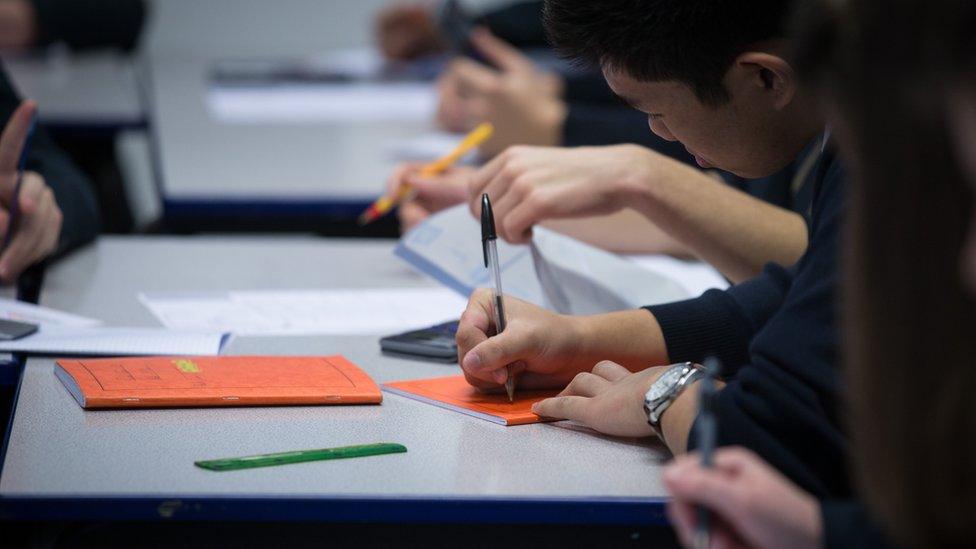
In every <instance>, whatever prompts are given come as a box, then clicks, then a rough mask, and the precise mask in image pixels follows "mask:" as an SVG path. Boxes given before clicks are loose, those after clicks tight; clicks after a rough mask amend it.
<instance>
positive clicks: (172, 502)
mask: <svg viewBox="0 0 976 549" xmlns="http://www.w3.org/2000/svg"><path fill="white" fill-rule="evenodd" d="M391 250H392V243H391V242H383V241H364V240H355V241H341V240H318V239H312V238H293V237H288V238H285V237H280V238H254V237H249V238H183V239H180V238H172V237H170V238H150V237H105V238H102V239H101V240H100V241H99V242H98V243H97V244H96V245H95V246H93V247H91V248H89V249H86V250H84V251H82V252H80V253H78V254H75V255H73V256H71V257H69V258H67V260H65V261H64V262H62V263H59V264H57V265H55V266H54V267H53V268H52V269H51V270H50V272H49V274H48V278H47V282H46V287H45V291H44V294H43V296H42V303H43V304H44V305H47V306H52V307H57V308H63V309H65V310H68V311H71V312H74V313H78V314H83V315H89V316H94V317H98V318H102V319H103V320H105V321H106V322H108V323H109V324H131V325H153V324H155V322H154V320H153V317H152V316H151V315H150V313H149V312H148V311H147V310H145V309H144V308H143V307H142V305H140V304H139V303H138V301H137V299H136V294H137V292H139V291H167V290H169V291H173V290H183V291H186V290H217V289H288V288H311V287H349V288H352V287H378V286H401V287H403V286H424V285H429V284H431V282H428V281H427V280H425V279H422V278H420V277H419V276H417V275H414V274H412V273H411V272H410V271H409V270H408V267H406V265H404V264H402V263H401V262H400V261H399V260H398V259H396V258H395V257H394V256H393V255H392V253H391ZM226 352H227V353H228V354H332V353H342V354H344V355H346V356H347V357H348V358H349V359H350V360H352V361H353V362H354V363H356V364H357V365H359V366H360V367H362V368H363V369H364V370H366V371H367V372H368V373H369V374H370V375H371V376H372V377H373V378H374V379H375V380H376V381H377V382H380V383H382V382H386V381H391V380H397V379H412V378H421V377H433V376H441V375H449V374H453V373H457V372H458V371H459V370H458V368H457V366H456V365H442V364H431V363H425V362H418V361H411V360H405V359H397V358H392V357H387V356H384V355H382V354H381V353H380V351H379V346H378V344H377V341H376V338H375V337H291V338H260V337H254V338H237V339H235V340H233V341H232V342H231V344H230V346H229V348H228V349H227V350H226ZM379 441H390V442H400V443H402V444H404V445H406V446H407V448H409V452H408V453H406V454H396V455H390V456H379V457H374V458H365V459H358V460H344V461H335V462H318V463H306V464H299V465H291V466H285V467H273V468H267V469H254V470H250V471H239V472H233V473H213V472H209V471H204V470H201V469H198V468H196V467H194V465H193V461H194V460H199V459H203V458H214V457H227V456H238V455H248V454H256V453H265V452H275V451H283V450H289V449H299V448H317V447H327V446H339V445H347V444H356V443H366V442H379ZM7 442H8V444H7V445H6V451H5V455H4V460H3V469H2V473H0V517H2V518H14V519H59V520H60V519H66V520H67V519H70V520H95V519H108V518H111V519H139V520H152V519H180V520H258V519H260V520H288V521H299V520H310V521H319V522H357V521H376V522H392V523H399V522H412V523H431V522H434V523H452V522H453V523H473V522H475V523H478V522H480V523H499V522H505V523H535V524H547V523H549V524H551V523H592V524H625V525H647V524H656V523H660V522H662V521H663V520H664V519H663V499H662V498H663V496H664V494H665V491H664V489H663V486H662V484H661V482H660V477H659V473H658V467H659V465H660V464H661V463H662V462H663V461H664V460H665V459H667V457H666V456H667V454H666V450H664V449H663V447H662V446H659V445H655V444H653V443H651V442H649V441H637V440H621V439H612V438H609V437H603V436H600V435H596V434H594V433H592V432H590V431H588V430H586V429H583V428H580V427H577V426H575V425H573V424H570V423H567V422H560V423H554V424H540V425H528V426H520V427H502V426H499V425H495V424H493V423H489V422H487V421H483V420H479V419H476V418H472V417H468V416H465V415H462V414H457V413H452V412H450V411H446V410H442V409H439V408H436V407H434V406H430V405H426V404H423V403H420V402H416V401H413V400H410V399H406V398H402V397H399V396H396V395H389V394H385V395H384V402H383V404H382V405H381V406H343V407H328V406H322V407H277V408H224V409H217V408H212V409H181V410H132V411H87V412H86V411H84V410H82V409H81V408H79V407H78V405H77V403H76V402H75V401H74V400H73V399H72V398H71V396H70V395H69V394H68V392H67V391H66V390H65V389H64V387H63V386H62V385H61V383H60V382H59V381H58V380H57V379H56V378H55V376H54V374H53V361H52V360H50V359H42V358H33V359H30V360H29V361H28V363H27V365H26V368H25V371H24V374H23V377H22V380H21V384H20V386H19V395H18V398H17V404H16V408H15V412H14V417H13V422H12V428H11V432H10V435H9V439H8V441H7Z"/></svg>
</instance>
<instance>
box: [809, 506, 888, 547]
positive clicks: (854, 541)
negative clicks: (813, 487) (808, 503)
mask: <svg viewBox="0 0 976 549" xmlns="http://www.w3.org/2000/svg"><path fill="white" fill-rule="evenodd" d="M820 514H821V517H822V518H823V535H824V547H826V548H827V549H834V548H836V549H840V548H842V547H858V548H860V549H885V548H887V547H891V545H889V543H888V542H887V541H886V540H885V536H884V535H883V534H882V533H881V530H880V529H879V528H878V527H877V523H876V522H875V521H874V519H873V518H872V517H871V515H870V514H869V513H868V512H867V510H866V509H865V508H864V506H863V505H861V504H860V503H858V502H854V501H824V502H821V504H820Z"/></svg>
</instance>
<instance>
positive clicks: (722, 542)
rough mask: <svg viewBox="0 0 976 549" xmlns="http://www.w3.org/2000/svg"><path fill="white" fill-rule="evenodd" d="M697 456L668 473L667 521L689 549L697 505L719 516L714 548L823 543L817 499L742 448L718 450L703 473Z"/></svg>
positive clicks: (796, 547)
mask: <svg viewBox="0 0 976 549" xmlns="http://www.w3.org/2000/svg"><path fill="white" fill-rule="evenodd" d="M700 463H701V459H700V456H699V455H698V454H688V455H685V456H681V457H678V458H676V459H675V460H674V462H673V463H672V464H671V465H669V466H668V468H667V469H665V471H664V484H665V486H666V487H667V489H668V491H669V492H670V493H671V496H672V498H673V499H672V500H671V502H669V503H668V517H669V518H670V519H671V523H672V524H673V525H674V528H675V530H676V531H677V533H678V538H679V539H680V540H681V542H682V544H684V545H685V546H686V547H691V546H692V542H693V540H694V533H695V524H696V521H697V514H696V513H697V509H696V506H697V505H704V506H706V507H708V508H709V509H710V510H711V511H712V512H714V513H715V514H716V515H717V517H716V519H717V520H713V525H712V545H713V546H714V547H757V548H778V547H790V548H791V549H806V548H810V549H812V548H815V547H819V546H820V545H821V538H822V537H823V525H822V523H821V519H820V509H819V506H818V504H817V502H816V500H814V499H813V497H812V496H810V495H809V494H807V493H806V492H803V491H802V490H800V489H799V488H798V487H797V486H796V485H794V484H793V483H791V482H790V481H789V480H787V479H786V477H784V476H783V475H781V474H780V473H779V472H778V471H776V470H775V469H773V468H772V467H770V466H769V465H768V464H767V463H765V462H764V461H762V460H761V459H760V458H759V457H758V456H756V455H755V454H753V453H752V452H750V451H748V450H746V449H743V448H723V449H719V450H717V451H716V452H715V467H714V468H712V469H703V468H702V467H701V466H700Z"/></svg>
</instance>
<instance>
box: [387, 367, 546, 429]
mask: <svg viewBox="0 0 976 549" xmlns="http://www.w3.org/2000/svg"><path fill="white" fill-rule="evenodd" d="M383 388H384V389H386V390H387V391H389V392H391V393H394V394H397V395H401V396H405V397H407V398H412V399H414V400H419V401H421V402H426V403H427V404H433V405H434V406H439V407H441V408H447V409H448V410H454V411H455V412H461V413H462V414H467V415H469V416H474V417H477V418H481V419H486V420H488V421H492V422H494V423H498V424H501V425H525V424H527V423H538V422H540V421H547V420H545V419H543V418H541V417H539V416H537V415H535V414H534V413H532V405H533V404H534V403H536V402H539V401H540V400H542V399H545V398H549V397H552V396H556V395H557V394H558V393H559V391H552V390H550V391H516V392H515V402H509V401H508V395H506V394H505V393H504V392H503V393H498V394H486V393H482V392H480V391H478V390H477V389H475V388H474V387H472V386H471V385H469V384H468V382H467V381H465V379H464V376H449V377H436V378H433V379H417V380H414V381H395V382H393V383H384V384H383Z"/></svg>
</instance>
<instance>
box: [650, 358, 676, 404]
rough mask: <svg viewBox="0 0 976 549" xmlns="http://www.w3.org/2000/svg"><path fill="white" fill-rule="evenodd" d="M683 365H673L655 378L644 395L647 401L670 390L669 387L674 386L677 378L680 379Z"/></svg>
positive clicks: (652, 400)
mask: <svg viewBox="0 0 976 549" xmlns="http://www.w3.org/2000/svg"><path fill="white" fill-rule="evenodd" d="M684 370H685V368H684V365H683V364H682V365H680V366H675V367H674V368H668V370H667V371H666V372H664V373H663V374H662V375H661V377H659V378H657V381H655V382H654V385H651V389H650V390H649V391H647V396H646V397H645V398H646V400H647V401H648V402H654V401H657V400H660V399H662V398H664V397H665V396H667V394H668V393H669V392H671V388H672V387H674V385H675V384H676V383H678V380H679V379H681V373H682V372H684Z"/></svg>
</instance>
